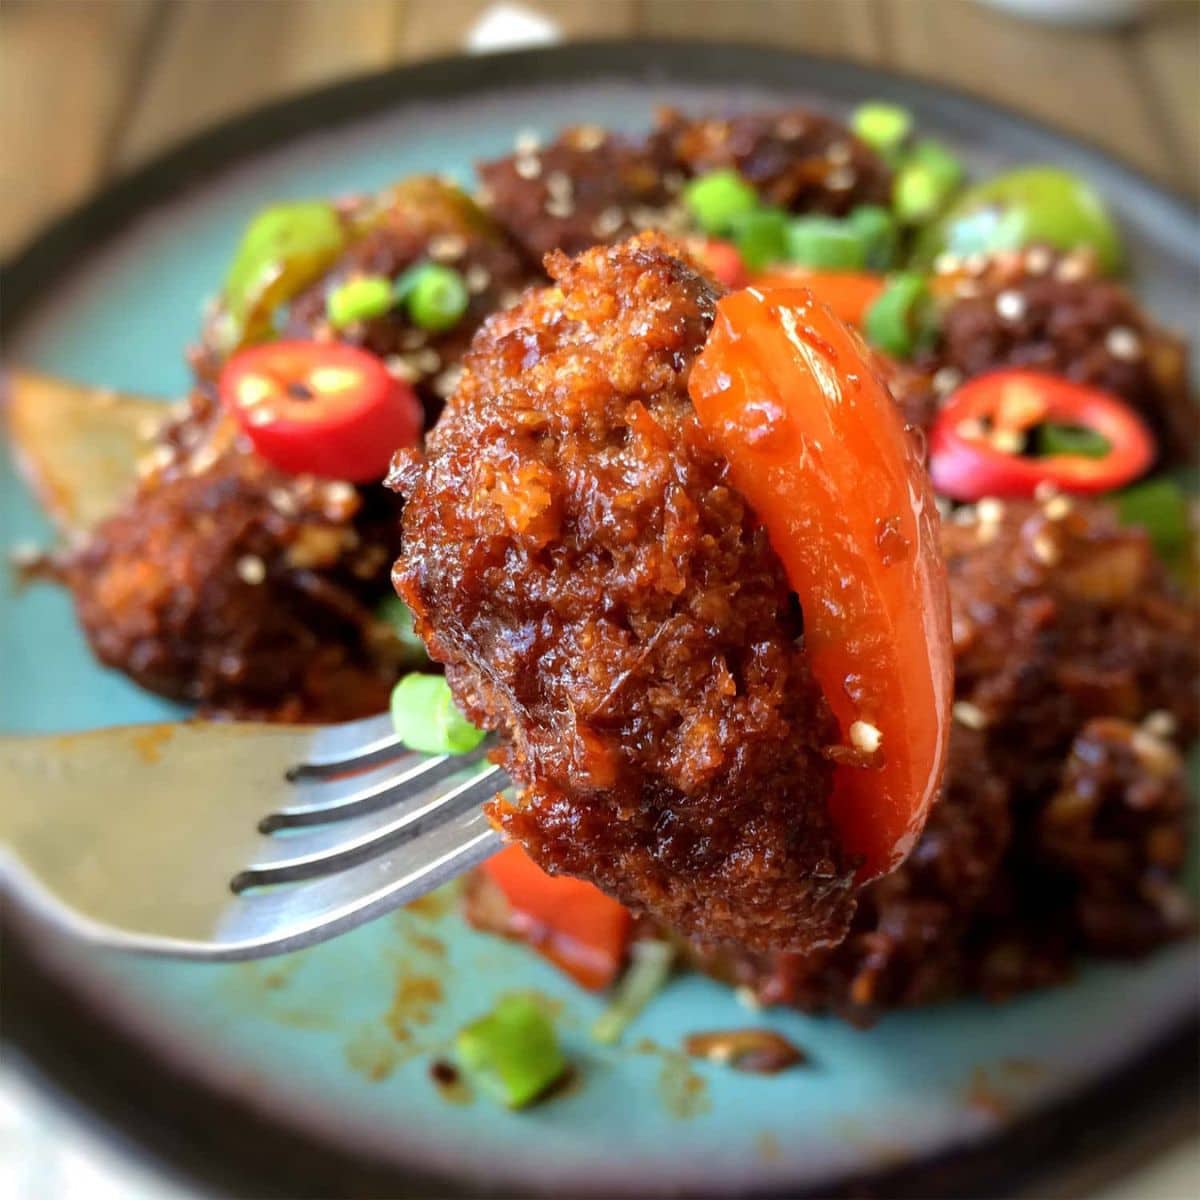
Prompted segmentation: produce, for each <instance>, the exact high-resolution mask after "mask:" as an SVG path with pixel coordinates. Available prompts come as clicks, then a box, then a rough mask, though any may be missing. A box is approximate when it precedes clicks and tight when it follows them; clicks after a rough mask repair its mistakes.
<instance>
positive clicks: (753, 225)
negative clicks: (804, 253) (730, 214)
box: [730, 208, 788, 271]
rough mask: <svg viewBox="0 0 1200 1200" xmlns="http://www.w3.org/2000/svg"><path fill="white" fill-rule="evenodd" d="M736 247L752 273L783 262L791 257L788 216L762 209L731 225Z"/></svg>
mask: <svg viewBox="0 0 1200 1200" xmlns="http://www.w3.org/2000/svg"><path fill="white" fill-rule="evenodd" d="M730 231H731V234H732V237H733V244H734V245H735V246H736V247H737V250H738V254H739V255H741V259H742V262H743V263H745V265H746V267H747V269H749V270H751V271H761V270H762V269H763V267H765V266H767V264H768V263H775V262H782V261H783V260H784V259H786V258H787V254H788V216H787V213H785V212H783V210H782V209H777V208H760V209H756V210H755V211H754V212H748V213H741V214H740V215H738V216H737V217H735V218H734V219H733V221H732V224H731V227H730Z"/></svg>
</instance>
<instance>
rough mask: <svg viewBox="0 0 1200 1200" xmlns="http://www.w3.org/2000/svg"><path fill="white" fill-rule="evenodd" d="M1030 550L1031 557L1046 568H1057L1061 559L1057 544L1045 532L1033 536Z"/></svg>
mask: <svg viewBox="0 0 1200 1200" xmlns="http://www.w3.org/2000/svg"><path fill="white" fill-rule="evenodd" d="M1030 549H1032V551H1033V557H1034V558H1036V559H1037V560H1038V562H1040V563H1042V564H1043V565H1044V566H1047V567H1054V566H1057V565H1058V563H1059V561H1060V560H1061V558H1062V552H1061V551H1060V550H1059V548H1058V543H1057V542H1056V541H1055V540H1054V538H1053V537H1051V536H1050V534H1048V533H1046V532H1045V531H1042V532H1041V533H1036V534H1034V537H1033V541H1032V542H1031V543H1030Z"/></svg>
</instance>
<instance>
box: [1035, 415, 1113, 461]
mask: <svg viewBox="0 0 1200 1200" xmlns="http://www.w3.org/2000/svg"><path fill="white" fill-rule="evenodd" d="M1036 446H1037V453H1038V455H1039V456H1040V457H1043V458H1044V457H1049V456H1050V455H1052V454H1070V455H1074V457H1076V458H1103V457H1104V456H1105V455H1106V454H1110V453H1111V452H1112V443H1111V442H1110V441H1109V440H1108V438H1106V437H1105V436H1104V435H1103V434H1101V433H1097V432H1096V431H1095V430H1094V429H1085V428H1084V427H1083V426H1082V425H1057V424H1055V423H1054V422H1051V421H1047V422H1046V423H1045V424H1042V425H1039V426H1038V428H1037V435H1036Z"/></svg>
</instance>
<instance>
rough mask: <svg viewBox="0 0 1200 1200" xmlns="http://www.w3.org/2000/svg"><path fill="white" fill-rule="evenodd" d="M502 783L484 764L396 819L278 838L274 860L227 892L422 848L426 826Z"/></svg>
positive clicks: (387, 816)
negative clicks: (411, 846) (415, 844)
mask: <svg viewBox="0 0 1200 1200" xmlns="http://www.w3.org/2000/svg"><path fill="white" fill-rule="evenodd" d="M504 779H505V776H504V774H503V771H502V769H501V768H500V767H498V766H493V765H491V764H488V765H486V766H484V767H483V768H482V769H481V770H478V771H476V772H475V773H474V774H473V775H471V776H470V777H469V778H468V779H466V780H465V781H464V782H462V783H460V784H458V785H457V786H456V787H453V788H450V789H449V790H446V791H441V790H438V791H436V792H435V793H434V795H433V796H432V797H430V798H429V799H426V800H423V801H421V802H418V803H415V804H412V805H408V806H406V807H405V809H404V811H403V812H402V813H401V814H400V815H399V816H397V815H395V814H394V813H393V812H392V811H391V809H390V808H389V810H388V811H387V812H384V813H371V814H367V815H366V816H361V817H351V818H349V819H348V820H345V821H340V822H338V823H337V824H333V825H328V826H326V827H323V828H321V829H317V830H314V831H312V832H311V833H300V834H296V835H295V836H292V837H283V838H280V839H278V841H277V842H276V844H277V845H278V846H279V847H280V853H279V855H278V856H277V857H274V858H266V859H262V860H260V861H258V862H254V863H251V864H250V866H248V867H246V868H245V869H244V870H242V871H239V872H238V873H237V875H235V876H234V878H233V881H232V887H233V889H234V891H244V890H245V889H247V888H251V887H264V886H269V885H271V884H277V883H287V882H290V881H292V880H297V879H311V878H313V877H314V876H318V875H328V874H329V873H330V872H332V871H338V870H343V869H345V868H346V867H350V866H353V865H355V864H356V863H361V862H364V861H365V860H367V859H369V858H375V857H378V856H379V855H380V854H383V853H385V852H386V851H387V850H389V849H391V848H392V847H394V846H395V845H396V844H397V843H399V842H401V841H417V840H419V841H420V842H421V844H422V846H423V845H424V842H425V839H426V837H427V836H429V828H430V826H433V825H440V824H444V823H445V820H446V818H447V816H454V815H457V814H458V813H460V812H462V811H464V810H466V809H470V808H474V807H475V806H477V805H479V804H481V803H482V802H483V801H484V800H486V799H487V798H488V797H489V796H490V795H492V794H494V793H495V792H496V791H497V790H498V789H499V788H500V787H501V786H503V781H504ZM418 799H419V798H418ZM421 852H422V853H423V850H422V851H421Z"/></svg>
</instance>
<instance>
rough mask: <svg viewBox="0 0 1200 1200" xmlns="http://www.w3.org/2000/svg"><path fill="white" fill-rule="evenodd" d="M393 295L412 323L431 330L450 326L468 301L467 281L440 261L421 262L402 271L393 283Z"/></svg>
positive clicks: (456, 321) (469, 297)
mask: <svg viewBox="0 0 1200 1200" xmlns="http://www.w3.org/2000/svg"><path fill="white" fill-rule="evenodd" d="M393 296H394V299H395V301H396V302H397V303H399V304H403V305H404V306H405V307H406V308H407V309H408V315H409V317H410V318H411V319H412V322H413V324H414V325H416V326H418V327H420V328H421V329H428V330H430V331H431V332H432V333H441V332H442V331H443V330H446V329H452V328H453V327H454V326H455V325H457V324H458V322H459V321H460V320H461V319H462V315H463V313H465V312H466V311H467V305H468V304H469V303H470V302H471V294H470V292H469V291H468V290H467V285H466V281H465V280H464V279H463V277H462V276H461V275H460V274H459V273H458V272H457V271H456V270H455V269H454V268H453V267H447V266H445V265H443V264H442V263H421V264H419V265H418V266H415V267H412V268H410V269H409V270H407V271H405V272H404V274H403V275H401V276H400V278H399V279H397V280H396V282H395V284H393Z"/></svg>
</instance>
